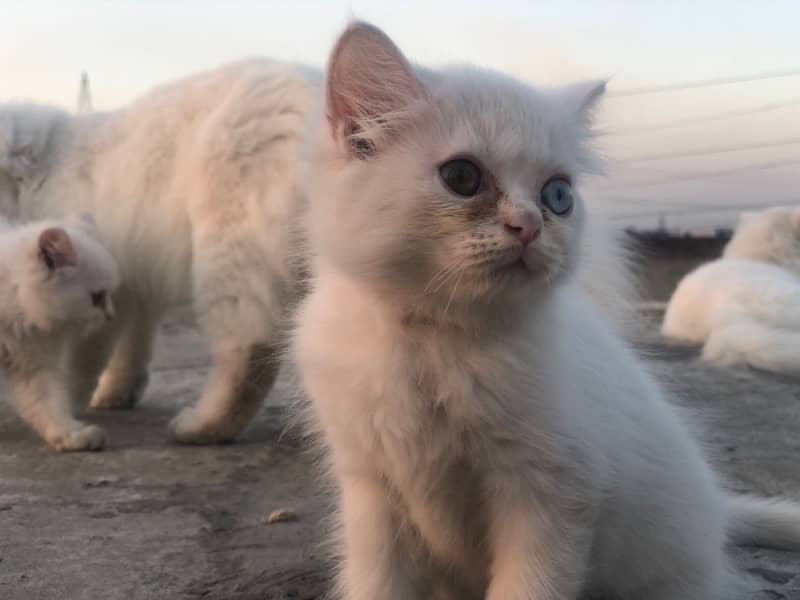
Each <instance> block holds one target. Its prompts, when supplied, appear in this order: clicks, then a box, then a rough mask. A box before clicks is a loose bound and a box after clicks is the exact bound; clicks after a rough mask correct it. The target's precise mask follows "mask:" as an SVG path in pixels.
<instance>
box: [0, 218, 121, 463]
mask: <svg viewBox="0 0 800 600" xmlns="http://www.w3.org/2000/svg"><path fill="white" fill-rule="evenodd" d="M118 283H119V274H118V271H117V266H116V264H115V262H114V260H113V258H112V257H111V254H110V253H109V252H108V250H107V249H106V248H105V246H104V245H103V243H102V242H101V240H100V237H99V233H98V231H97V229H96V227H95V225H94V221H93V220H92V219H91V217H88V216H86V215H77V216H74V217H71V218H68V219H67V220H66V221H65V222H63V223H61V222H56V221H47V222H35V223H30V224H27V225H24V226H11V225H9V224H8V223H6V222H0V372H2V374H3V376H4V379H5V382H6V385H7V388H8V393H9V394H10V396H11V399H12V401H13V403H14V405H15V407H16V409H17V411H18V413H19V415H20V416H21V417H22V418H23V419H25V421H27V422H28V423H29V424H30V425H31V426H32V427H33V428H34V429H35V430H36V431H37V432H39V434H40V435H41V436H42V438H44V439H45V441H47V443H48V444H50V445H51V446H53V447H54V448H56V449H58V450H97V449H99V448H101V447H102V446H103V444H104V443H105V434H104V433H103V430H102V429H100V428H99V427H96V426H94V425H87V424H85V423H81V422H80V421H77V420H75V418H74V417H73V416H72V413H71V409H72V407H71V403H70V397H69V388H70V386H69V379H68V377H69V373H67V372H65V367H66V365H65V358H66V356H65V352H66V350H67V348H68V347H69V346H70V345H72V344H74V343H75V341H76V340H77V339H78V338H80V337H85V336H86V335H87V334H88V333H89V332H90V331H91V330H92V329H97V328H99V326H100V325H102V324H103V323H104V322H105V321H106V320H107V319H108V318H111V317H112V316H113V305H112V303H111V294H112V293H113V291H114V290H115V289H116V287H117V285H118ZM93 294H95V297H94V298H93V296H92V295H93Z"/></svg>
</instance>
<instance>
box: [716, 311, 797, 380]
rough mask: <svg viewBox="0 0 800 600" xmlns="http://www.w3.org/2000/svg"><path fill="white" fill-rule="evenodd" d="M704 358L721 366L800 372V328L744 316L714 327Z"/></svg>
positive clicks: (790, 372) (778, 371)
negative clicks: (784, 326) (767, 322)
mask: <svg viewBox="0 0 800 600" xmlns="http://www.w3.org/2000/svg"><path fill="white" fill-rule="evenodd" d="M703 358H705V359H706V360H707V361H709V362H712V363H715V364H719V365H721V366H732V365H735V364H743V363H745V364H749V365H750V366H752V367H755V368H757V369H764V370H765V371H773V372H777V373H787V374H792V373H796V374H800V331H798V330H792V329H786V328H779V327H776V326H773V325H770V324H766V323H761V322H759V321H757V320H754V319H748V318H745V317H741V318H739V319H736V320H729V321H727V322H725V323H724V324H722V323H721V324H719V325H717V326H715V327H714V328H712V331H711V335H710V336H709V337H708V339H707V340H706V343H705V345H704V347H703Z"/></svg>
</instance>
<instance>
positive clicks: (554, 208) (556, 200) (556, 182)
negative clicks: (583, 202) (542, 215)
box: [541, 177, 573, 217]
mask: <svg viewBox="0 0 800 600" xmlns="http://www.w3.org/2000/svg"><path fill="white" fill-rule="evenodd" d="M541 198H542V206H543V207H545V208H546V209H547V210H549V211H550V212H551V213H553V214H554V215H558V216H559V217H564V216H566V215H568V214H569V212H570V211H571V210H572V204H573V199H572V186H570V184H569V181H567V180H566V179H564V178H562V177H556V178H554V179H551V180H550V181H548V182H547V183H545V184H544V187H543V188H542V195H541Z"/></svg>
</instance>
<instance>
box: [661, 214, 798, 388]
mask: <svg viewBox="0 0 800 600" xmlns="http://www.w3.org/2000/svg"><path fill="white" fill-rule="evenodd" d="M661 331H662V333H663V334H664V335H665V336H666V337H668V338H671V339H674V340H676V341H680V342H685V343H689V344H703V358H704V359H706V360H708V361H709V362H712V363H715V364H717V365H720V366H734V365H742V364H749V365H751V366H753V367H757V368H760V369H765V370H768V371H775V372H779V373H789V374H796V375H797V374H800V209H797V208H786V207H776V208H771V209H768V210H765V211H762V212H759V213H744V214H743V215H742V216H741V217H740V219H739V224H738V226H737V228H736V232H735V234H734V236H733V238H732V239H731V241H730V242H728V245H727V246H726V247H725V251H724V253H723V256H722V258H720V259H718V260H714V261H711V262H709V263H706V264H704V265H701V266H700V267H698V268H697V269H695V270H694V271H692V272H691V273H689V274H688V275H686V276H685V277H684V278H683V279H682V280H681V282H680V283H679V284H678V287H677V288H676V289H675V292H674V293H673V295H672V298H671V299H670V301H669V305H668V306H667V312H666V314H665V315H664V323H663V325H662V328H661Z"/></svg>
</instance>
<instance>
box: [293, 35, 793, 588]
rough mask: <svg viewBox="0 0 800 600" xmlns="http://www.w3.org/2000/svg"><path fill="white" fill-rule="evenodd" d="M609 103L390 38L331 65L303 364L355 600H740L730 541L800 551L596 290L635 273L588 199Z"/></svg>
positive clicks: (772, 508) (776, 510) (317, 165)
mask: <svg viewBox="0 0 800 600" xmlns="http://www.w3.org/2000/svg"><path fill="white" fill-rule="evenodd" d="M604 89H605V86H604V83H603V82H586V83H582V84H578V85H573V86H567V87H562V88H555V89H552V88H541V87H534V86H531V85H528V84H525V83H522V82H520V81H518V80H515V79H512V78H510V77H507V76H505V75H502V74H500V73H496V72H492V71H488V70H481V69H476V68H471V67H451V68H446V69H441V70H428V69H423V68H418V67H416V66H413V65H412V64H410V63H409V62H408V60H407V59H406V58H405V56H404V55H403V54H402V53H401V51H400V50H399V49H398V48H397V47H396V46H395V45H394V43H393V42H392V41H391V40H390V39H389V38H388V37H387V36H386V35H385V34H384V33H383V32H382V31H380V30H378V29H376V28H375V27H372V26H370V25H366V24H355V25H353V26H351V27H350V28H349V29H348V30H347V31H346V32H345V33H344V34H343V35H342V36H341V38H340V39H339V41H338V43H337V44H336V46H335V48H334V50H333V52H332V53H331V57H330V60H329V66H328V74H327V93H326V98H327V105H326V111H325V114H326V116H327V121H326V122H325V123H324V127H323V129H322V131H320V137H319V140H318V143H317V145H316V149H315V156H316V159H315V160H314V161H313V163H312V165H313V169H312V171H311V173H310V174H309V178H308V182H309V185H310V198H309V211H310V218H309V221H308V229H309V234H308V240H309V243H310V244H311V247H312V249H313V254H314V260H313V264H312V268H311V272H312V277H313V283H312V285H311V286H310V290H311V291H310V293H309V295H308V296H307V297H306V299H305V300H304V301H303V303H302V305H301V307H300V310H299V311H298V315H297V326H296V330H295V332H294V336H293V344H292V353H293V356H294V358H295V359H296V361H297V364H298V367H299V375H300V379H301V381H302V384H303V387H304V388H305V390H306V391H307V392H308V397H309V400H308V403H306V402H305V401H301V402H302V404H301V409H302V410H304V411H306V416H307V419H308V426H309V428H310V431H311V433H312V435H313V436H314V438H315V439H316V440H317V442H318V444H319V448H320V450H321V455H322V456H323V457H324V458H325V459H326V461H327V466H328V467H329V468H330V470H331V473H332V474H333V475H334V476H335V480H336V483H337V491H338V497H337V501H338V508H339V511H338V515H339V518H340V523H341V527H340V528H338V529H337V532H338V534H339V537H338V540H337V541H338V547H337V548H338V551H339V553H340V560H341V568H340V570H339V573H338V586H337V589H336V592H335V594H334V598H337V599H341V600H428V599H435V600H576V599H577V598H579V597H581V598H584V597H587V596H588V597H592V598H595V597H598V598H599V597H603V598H605V597H609V598H618V599H620V600H731V599H732V598H735V597H736V595H735V592H736V579H735V577H732V576H731V573H730V571H729V566H730V565H729V561H728V557H727V556H726V553H725V545H726V544H727V543H728V542H735V543H744V544H763V545H767V546H775V547H783V548H793V549H795V550H798V549H800V507H799V506H798V505H796V504H793V503H790V502H780V501H777V502H766V501H762V500H758V499H754V498H749V497H742V496H738V495H733V494H729V493H727V492H726V491H724V490H723V489H722V486H721V485H720V483H719V482H718V478H717V477H716V475H715V474H714V472H713V470H712V469H711V467H710V466H709V464H708V462H707V460H706V458H705V456H704V454H703V450H702V448H701V446H700V444H698V443H697V442H696V441H695V440H694V439H693V438H692V436H691V435H690V433H689V429H688V427H687V426H686V425H685V424H684V422H683V421H682V419H681V418H680V416H679V414H678V413H677V411H676V410H675V408H673V406H672V405H671V404H670V403H669V402H668V401H667V400H666V399H665V397H664V395H663V393H662V391H661V389H660V388H659V386H658V384H657V383H656V382H655V381H654V380H653V378H652V377H651V376H650V375H649V373H648V371H647V369H646V368H645V367H644V366H643V365H642V364H641V363H640V362H639V361H638V360H637V358H636V356H635V355H634V353H633V352H632V351H631V350H630V349H629V348H628V347H627V346H626V345H625V344H624V343H623V342H622V341H621V340H620V338H619V337H618V336H617V335H616V334H615V333H614V332H612V330H611V328H610V327H609V325H608V319H607V318H606V317H605V315H602V314H600V313H599V312H598V311H597V309H596V305H595V304H594V303H593V302H592V301H590V298H588V297H587V294H586V293H585V290H584V289H582V285H580V284H579V285H576V284H575V280H574V275H575V273H576V270H577V271H578V272H579V271H580V268H581V267H582V265H584V264H585V260H587V259H590V258H592V259H593V260H596V261H601V262H602V261H606V262H607V263H609V264H608V265H607V266H608V267H609V268H613V266H615V265H616V266H619V265H618V261H617V260H616V256H615V253H614V250H613V246H612V245H610V243H609V240H608V239H605V238H603V237H602V236H597V235H596V233H595V232H593V229H594V226H593V223H592V221H591V220H587V215H588V213H590V212H592V211H593V210H595V209H596V207H594V206H593V204H592V203H591V202H589V201H586V202H584V199H583V198H582V188H583V184H584V181H585V179H584V176H585V174H586V171H587V169H588V168H590V166H591V165H592V164H593V162H594V161H593V160H592V157H593V153H592V144H591V141H592V139H593V135H592V127H591V122H592V113H593V109H594V107H595V105H596V104H597V103H598V101H599V99H600V97H601V96H602V95H603V92H604ZM587 239H591V240H592V242H591V244H589V245H586V244H585V240H587ZM606 284H607V285H614V283H613V280H611V279H608V280H606ZM601 296H602V294H601Z"/></svg>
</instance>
